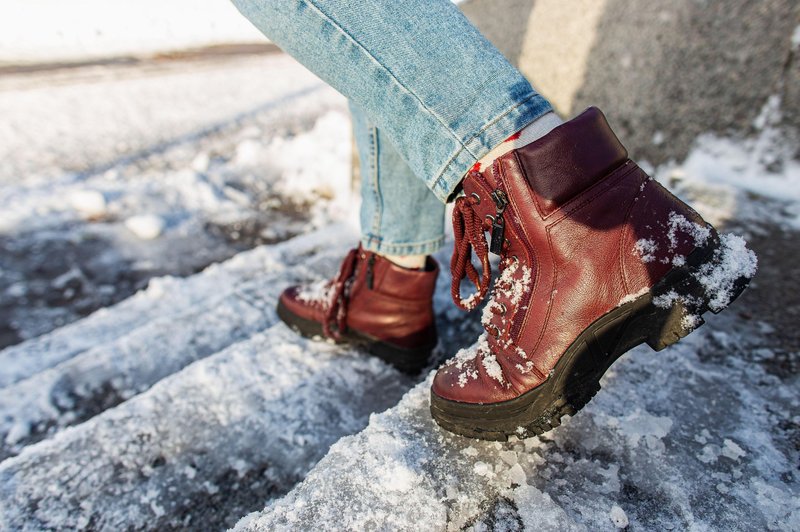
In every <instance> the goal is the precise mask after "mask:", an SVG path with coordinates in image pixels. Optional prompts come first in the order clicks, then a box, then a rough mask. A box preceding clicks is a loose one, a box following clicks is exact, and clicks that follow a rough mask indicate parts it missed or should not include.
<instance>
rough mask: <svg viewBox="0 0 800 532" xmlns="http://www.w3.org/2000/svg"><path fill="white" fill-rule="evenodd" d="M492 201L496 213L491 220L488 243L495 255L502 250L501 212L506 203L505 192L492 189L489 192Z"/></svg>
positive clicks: (502, 222) (504, 208) (503, 231)
mask: <svg viewBox="0 0 800 532" xmlns="http://www.w3.org/2000/svg"><path fill="white" fill-rule="evenodd" d="M491 197H492V201H494V204H495V208H496V213H495V216H494V220H493V221H492V238H491V242H490V243H489V251H491V252H492V253H494V254H495V255H500V253H501V252H502V251H503V241H504V240H505V221H504V220H503V212H504V211H505V210H506V206H507V205H508V197H506V193H505V192H503V191H502V190H500V189H499V188H498V189H497V190H493V191H492V193H491Z"/></svg>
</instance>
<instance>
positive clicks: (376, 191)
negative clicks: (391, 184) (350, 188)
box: [369, 126, 383, 234]
mask: <svg viewBox="0 0 800 532" xmlns="http://www.w3.org/2000/svg"><path fill="white" fill-rule="evenodd" d="M369 145H370V155H371V160H370V165H371V166H372V168H371V169H372V171H371V172H370V174H371V175H370V183H371V184H372V197H373V198H374V206H375V212H374V214H373V215H372V232H375V233H379V234H380V232H381V222H382V221H383V197H382V196H381V189H380V176H379V175H378V173H379V172H380V161H379V157H380V154H379V150H380V146H379V143H378V128H376V127H375V126H371V127H370V132H369Z"/></svg>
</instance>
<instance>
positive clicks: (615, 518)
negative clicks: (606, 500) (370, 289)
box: [608, 504, 628, 528]
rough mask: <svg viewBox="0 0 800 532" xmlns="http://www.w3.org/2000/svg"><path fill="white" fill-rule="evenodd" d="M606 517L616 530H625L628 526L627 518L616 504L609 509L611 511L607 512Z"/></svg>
mask: <svg viewBox="0 0 800 532" xmlns="http://www.w3.org/2000/svg"><path fill="white" fill-rule="evenodd" d="M608 517H610V518H611V522H612V523H614V526H615V527H617V528H625V527H627V526H628V516H627V515H626V514H625V510H623V509H622V508H620V507H619V506H617V505H616V504H615V505H614V506H612V507H611V510H610V511H609V512H608Z"/></svg>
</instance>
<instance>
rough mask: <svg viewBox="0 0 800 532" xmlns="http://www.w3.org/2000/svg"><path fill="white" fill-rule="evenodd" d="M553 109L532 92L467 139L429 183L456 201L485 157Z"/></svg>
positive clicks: (444, 197) (444, 198)
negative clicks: (466, 178)
mask: <svg viewBox="0 0 800 532" xmlns="http://www.w3.org/2000/svg"><path fill="white" fill-rule="evenodd" d="M552 110H553V107H552V106H551V105H550V102H548V101H547V100H546V99H545V98H544V97H543V96H541V95H540V94H538V93H536V92H531V93H530V94H529V95H528V96H527V97H524V98H522V99H521V100H520V101H519V102H518V103H516V104H514V105H512V106H511V107H509V108H508V109H506V110H505V111H503V112H501V113H500V114H499V115H497V116H496V117H495V118H493V119H491V120H489V121H488V123H487V124H486V126H484V127H483V128H482V129H480V130H479V131H478V132H477V133H475V135H473V136H472V137H470V138H468V139H466V140H465V141H464V142H463V145H462V146H460V147H459V148H458V149H457V150H456V151H455V153H453V155H452V156H451V157H450V159H449V160H448V161H447V162H446V163H445V165H444V167H442V170H441V171H439V172H438V173H437V175H436V176H434V178H433V179H431V180H430V181H429V182H428V183H426V184H427V185H428V187H429V188H430V189H431V190H432V191H433V193H434V194H435V195H436V197H437V198H439V199H440V200H441V201H443V202H447V201H449V200H452V199H453V198H452V196H453V193H454V192H455V191H456V190H457V188H458V186H459V184H460V183H461V181H462V180H463V179H464V176H465V175H466V174H467V172H468V171H469V169H470V168H472V167H473V166H474V165H475V163H476V162H478V161H479V160H480V159H481V157H483V156H484V155H486V154H487V153H489V152H490V151H491V150H492V149H493V148H495V147H496V146H498V145H499V144H501V143H502V142H503V141H504V140H506V139H507V138H508V137H510V136H511V135H513V134H514V133H516V132H517V131H519V130H521V129H522V128H524V127H525V126H527V125H528V124H530V123H531V122H533V121H534V120H536V119H537V118H539V117H540V116H542V115H544V114H546V113H549V112H550V111H552Z"/></svg>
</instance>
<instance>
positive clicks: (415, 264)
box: [378, 253, 428, 270]
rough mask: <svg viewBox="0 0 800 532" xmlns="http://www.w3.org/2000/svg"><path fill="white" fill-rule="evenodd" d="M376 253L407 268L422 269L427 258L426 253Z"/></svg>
mask: <svg viewBox="0 0 800 532" xmlns="http://www.w3.org/2000/svg"><path fill="white" fill-rule="evenodd" d="M378 255H380V256H381V257H383V258H385V259H386V260H388V261H389V262H392V263H394V264H396V265H397V266H400V267H401V268H406V269H408V270H422V269H424V268H425V264H426V262H427V260H428V256H427V255H384V254H382V253H378Z"/></svg>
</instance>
